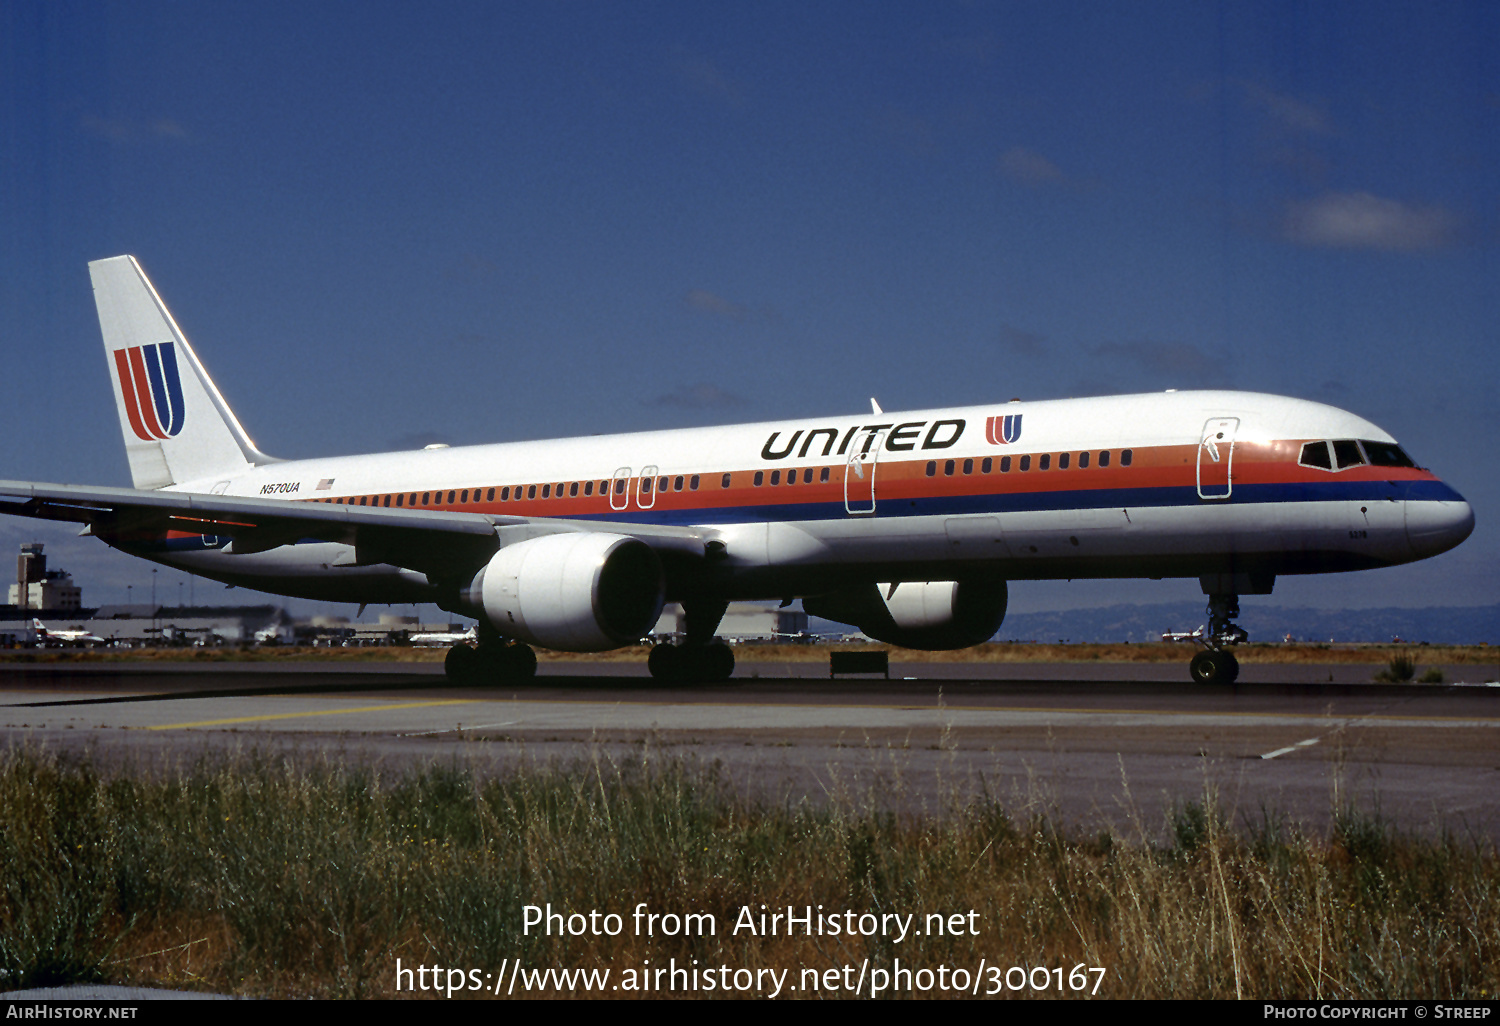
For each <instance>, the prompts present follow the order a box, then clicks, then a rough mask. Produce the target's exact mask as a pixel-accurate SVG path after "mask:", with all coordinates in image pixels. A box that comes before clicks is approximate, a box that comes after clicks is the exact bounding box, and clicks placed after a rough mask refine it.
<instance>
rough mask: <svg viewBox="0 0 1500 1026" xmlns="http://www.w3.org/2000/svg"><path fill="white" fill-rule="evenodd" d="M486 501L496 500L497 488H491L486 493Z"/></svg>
mask: <svg viewBox="0 0 1500 1026" xmlns="http://www.w3.org/2000/svg"><path fill="white" fill-rule="evenodd" d="M484 501H485V502H494V501H495V489H493V488H491V489H490V490H489V491H488V492H486V493H485V496H484Z"/></svg>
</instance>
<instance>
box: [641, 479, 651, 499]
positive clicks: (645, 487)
mask: <svg viewBox="0 0 1500 1026" xmlns="http://www.w3.org/2000/svg"><path fill="white" fill-rule="evenodd" d="M641 494H642V495H650V494H651V478H649V477H643V478H641Z"/></svg>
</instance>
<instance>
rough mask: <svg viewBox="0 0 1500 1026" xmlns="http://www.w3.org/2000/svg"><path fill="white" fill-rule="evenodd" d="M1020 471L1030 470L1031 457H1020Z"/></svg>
mask: <svg viewBox="0 0 1500 1026" xmlns="http://www.w3.org/2000/svg"><path fill="white" fill-rule="evenodd" d="M1021 469H1022V470H1030V469H1031V457H1030V456H1022V457H1021Z"/></svg>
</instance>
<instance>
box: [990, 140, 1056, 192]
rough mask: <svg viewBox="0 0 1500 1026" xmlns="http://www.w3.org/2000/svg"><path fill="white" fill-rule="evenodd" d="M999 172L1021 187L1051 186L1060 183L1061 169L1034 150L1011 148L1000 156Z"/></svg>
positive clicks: (1022, 147)
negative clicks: (1021, 185)
mask: <svg viewBox="0 0 1500 1026" xmlns="http://www.w3.org/2000/svg"><path fill="white" fill-rule="evenodd" d="M1000 170H1001V171H1002V172H1003V173H1004V174H1006V175H1007V176H1009V177H1010V178H1013V179H1015V180H1016V181H1018V182H1020V183H1021V184H1023V185H1051V184H1054V183H1058V182H1062V181H1063V180H1064V178H1065V176H1064V175H1063V173H1062V168H1060V167H1058V166H1057V165H1056V164H1054V163H1052V161H1050V160H1048V159H1047V158H1046V157H1044V156H1042V155H1041V154H1040V153H1038V152H1036V151H1035V150H1028V149H1027V148H1026V147H1024V146H1012V147H1011V148H1010V149H1008V150H1006V151H1005V152H1004V153H1002V154H1001V155H1000Z"/></svg>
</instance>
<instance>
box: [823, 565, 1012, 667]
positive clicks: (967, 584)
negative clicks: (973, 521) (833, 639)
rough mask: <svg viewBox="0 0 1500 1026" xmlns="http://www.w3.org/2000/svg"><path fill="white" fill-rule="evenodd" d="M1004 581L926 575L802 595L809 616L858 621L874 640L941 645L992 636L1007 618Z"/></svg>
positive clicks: (904, 645)
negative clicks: (892, 587)
mask: <svg viewBox="0 0 1500 1026" xmlns="http://www.w3.org/2000/svg"><path fill="white" fill-rule="evenodd" d="M1006 600H1007V590H1006V586H1005V582H1004V581H924V582H920V583H917V582H905V583H902V584H898V585H896V590H895V591H894V592H893V593H892V592H891V590H890V585H887V584H872V585H867V586H866V587H863V588H855V589H851V590H849V591H841V592H835V593H834V594H832V595H817V596H814V597H812V598H806V599H803V600H802V608H803V609H804V610H806V611H807V613H808V615H810V616H821V617H823V618H824V619H825V620H835V621H837V622H839V623H847V624H851V625H853V626H855V627H858V628H859V629H860V630H861V631H862V632H864V633H865V634H868V635H869V636H870V637H872V638H874V639H875V640H876V641H884V642H886V643H887V644H891V645H899V646H901V647H902V648H914V649H922V650H926V651H939V650H944V649H953V648H968V647H969V646H970V645H978V644H981V643H983V642H986V641H988V640H990V638H992V637H994V635H995V632H996V631H998V630H999V629H1000V624H1001V622H1002V621H1003V620H1004V619H1005V606H1006Z"/></svg>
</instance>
